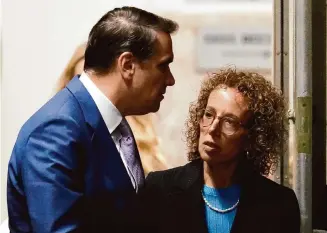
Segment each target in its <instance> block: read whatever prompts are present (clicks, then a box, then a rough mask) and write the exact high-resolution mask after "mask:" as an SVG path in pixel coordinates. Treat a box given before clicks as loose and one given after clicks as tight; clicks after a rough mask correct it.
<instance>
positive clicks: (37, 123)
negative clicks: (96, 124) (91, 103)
mask: <svg viewBox="0 0 327 233" xmlns="http://www.w3.org/2000/svg"><path fill="white" fill-rule="evenodd" d="M57 120H60V121H61V122H64V121H67V122H68V121H74V122H75V123H76V124H77V125H80V124H81V123H82V122H83V113H82V111H81V110H80V107H79V104H78V101H77V100H76V99H75V98H74V97H73V95H72V94H71V93H70V92H69V91H68V90H65V89H64V90H62V91H60V92H59V93H57V94H56V95H55V96H53V97H52V98H51V99H50V100H48V101H47V102H46V103H45V104H44V105H43V106H42V107H40V108H39V109H38V110H37V111H36V112H35V113H34V114H33V115H32V116H31V117H30V118H29V119H28V120H27V121H26V122H25V123H24V125H23V126H22V128H21V130H20V133H19V135H20V136H22V135H25V136H28V135H30V134H31V133H32V132H34V131H35V130H36V129H38V128H40V127H42V125H47V124H48V123H49V122H54V121H57Z"/></svg>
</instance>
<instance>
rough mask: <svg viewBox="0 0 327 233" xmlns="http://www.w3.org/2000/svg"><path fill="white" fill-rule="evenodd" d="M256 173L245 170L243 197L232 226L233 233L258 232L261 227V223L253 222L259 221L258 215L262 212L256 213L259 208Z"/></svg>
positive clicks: (242, 182) (242, 185)
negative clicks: (254, 185) (258, 227)
mask: <svg viewBox="0 0 327 233" xmlns="http://www.w3.org/2000/svg"><path fill="white" fill-rule="evenodd" d="M255 179H256V176H255V173H254V172H251V170H245V171H244V173H243V175H242V181H241V187H242V188H241V196H240V203H239V205H238V207H237V211H236V215H235V219H234V222H233V225H232V229H231V233H244V232H253V233H256V232H257V227H256V225H257V226H258V225H260V222H257V224H256V223H255V222H253V219H258V216H256V214H259V215H260V212H257V211H254V209H256V208H257V206H256V203H257V201H258V200H256V199H258V198H257V197H256V193H255V187H253V185H252V184H253V183H255Z"/></svg>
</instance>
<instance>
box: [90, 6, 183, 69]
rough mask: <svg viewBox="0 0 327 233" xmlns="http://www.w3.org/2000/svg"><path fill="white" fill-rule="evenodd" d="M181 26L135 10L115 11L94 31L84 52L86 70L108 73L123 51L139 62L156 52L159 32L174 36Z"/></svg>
mask: <svg viewBox="0 0 327 233" xmlns="http://www.w3.org/2000/svg"><path fill="white" fill-rule="evenodd" d="M177 30H178V24H177V23H176V22H174V21H172V20H170V19H166V18H163V17H160V16H158V15H155V14H153V13H150V12H147V11H145V10H142V9H138V8H135V7H122V8H115V9H113V10H111V11H109V12H107V13H106V14H105V15H104V16H102V18H101V19H100V20H99V21H98V22H97V23H96V24H95V25H94V27H93V28H92V30H91V32H90V34H89V39H88V42H87V46H86V51H85V63H84V70H85V71H87V70H92V71H93V72H95V73H97V74H105V73H107V72H108V71H109V70H110V69H111V68H112V66H113V65H114V62H115V59H116V58H117V57H118V56H119V55H120V54H122V53H123V52H131V53H132V54H133V56H135V57H136V58H137V59H139V60H140V61H144V60H146V59H148V58H149V57H151V56H152V55H153V54H154V53H155V49H154V43H155V40H156V31H162V32H166V33H169V34H171V33H174V32H175V31H177Z"/></svg>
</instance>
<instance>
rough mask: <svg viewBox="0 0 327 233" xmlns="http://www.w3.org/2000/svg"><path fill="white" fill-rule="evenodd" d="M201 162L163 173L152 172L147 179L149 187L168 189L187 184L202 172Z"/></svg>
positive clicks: (194, 162)
mask: <svg viewBox="0 0 327 233" xmlns="http://www.w3.org/2000/svg"><path fill="white" fill-rule="evenodd" d="M201 165H202V163H201V161H200V160H194V161H191V162H189V163H187V164H185V165H183V166H179V167H174V168H170V169H167V170H163V171H154V172H150V173H149V174H148V176H147V178H146V183H147V185H156V186H162V187H167V186H171V185H174V184H180V183H185V182H187V181H188V180H189V179H190V178H191V177H192V176H194V175H195V176H197V175H198V174H200V172H201V167H202V166H201Z"/></svg>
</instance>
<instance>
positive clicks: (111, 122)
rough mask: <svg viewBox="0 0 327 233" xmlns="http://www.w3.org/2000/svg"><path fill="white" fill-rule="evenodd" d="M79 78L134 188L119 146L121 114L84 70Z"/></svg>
mask: <svg viewBox="0 0 327 233" xmlns="http://www.w3.org/2000/svg"><path fill="white" fill-rule="evenodd" d="M79 80H80V81H81V82H82V83H83V85H84V87H85V88H86V90H87V91H88V92H89V94H90V95H91V97H92V99H93V100H94V102H95V104H96V106H97V107H98V109H99V112H100V114H101V116H102V118H103V120H104V122H105V124H106V126H107V128H108V131H109V133H110V134H111V137H112V140H113V141H114V143H115V145H116V148H117V150H118V152H119V154H120V157H121V159H122V161H123V163H124V166H125V168H126V171H127V173H128V176H129V178H130V180H131V182H132V184H133V186H134V188H136V184H135V182H134V179H133V178H132V177H133V176H132V174H131V173H130V171H129V169H128V168H127V163H126V160H125V158H124V155H123V152H122V150H121V148H120V142H119V140H120V139H121V137H122V136H121V133H120V132H119V130H118V128H117V127H118V125H119V124H120V122H121V120H122V118H123V117H122V115H121V114H120V112H119V111H118V109H117V108H116V107H115V105H113V103H111V101H110V100H109V99H108V98H107V97H106V96H105V95H104V94H103V93H102V91H101V90H100V89H99V88H98V87H97V86H96V85H95V84H94V83H93V81H92V80H91V79H90V78H89V77H88V76H87V74H86V73H85V72H83V73H82V74H81V76H80V78H79Z"/></svg>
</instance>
